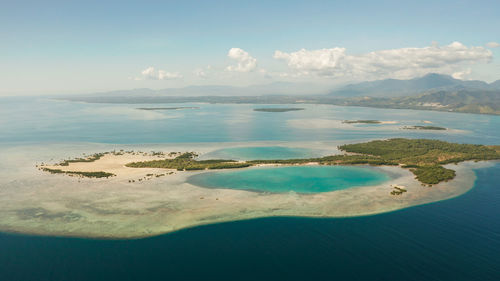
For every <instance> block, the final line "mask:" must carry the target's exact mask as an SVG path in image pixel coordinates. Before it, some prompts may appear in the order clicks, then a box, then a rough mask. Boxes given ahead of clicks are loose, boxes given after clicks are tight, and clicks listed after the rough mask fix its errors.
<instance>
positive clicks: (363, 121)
mask: <svg viewBox="0 0 500 281" xmlns="http://www.w3.org/2000/svg"><path fill="white" fill-rule="evenodd" d="M342 123H345V124H358V123H359V124H380V123H382V122H380V121H378V120H344V121H342Z"/></svg>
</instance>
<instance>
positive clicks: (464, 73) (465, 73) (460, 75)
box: [451, 68, 472, 80]
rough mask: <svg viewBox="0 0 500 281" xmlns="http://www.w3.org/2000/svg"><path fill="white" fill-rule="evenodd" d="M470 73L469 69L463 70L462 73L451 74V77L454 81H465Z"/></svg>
mask: <svg viewBox="0 0 500 281" xmlns="http://www.w3.org/2000/svg"><path fill="white" fill-rule="evenodd" d="M471 73H472V70H471V69H470V68H468V69H466V70H463V71H457V72H455V73H453V74H452V75H451V76H452V77H453V78H455V79H460V80H465V79H467V76H469V75H470V74H471Z"/></svg>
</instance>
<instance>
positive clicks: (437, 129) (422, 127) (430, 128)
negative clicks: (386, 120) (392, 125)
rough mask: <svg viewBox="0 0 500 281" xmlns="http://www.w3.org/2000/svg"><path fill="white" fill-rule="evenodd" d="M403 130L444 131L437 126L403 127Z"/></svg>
mask: <svg viewBox="0 0 500 281" xmlns="http://www.w3.org/2000/svg"><path fill="white" fill-rule="evenodd" d="M402 129H403V130H433V131H446V130H447V129H446V128H443V127H438V126H418V125H415V126H404V127H403V128H402Z"/></svg>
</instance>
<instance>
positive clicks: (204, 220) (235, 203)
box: [0, 142, 488, 239]
mask: <svg viewBox="0 0 500 281" xmlns="http://www.w3.org/2000/svg"><path fill="white" fill-rule="evenodd" d="M343 143H345V142H343ZM338 144H339V143H334V142H328V143H326V142H325V143H318V142H315V143H289V145H290V146H293V147H305V148H306V147H309V148H320V149H325V150H331V151H334V150H335V147H336V145H338ZM233 145H234V146H255V145H285V143H276V142H271V143H268V142H267V143H238V144H233ZM230 146H231V145H230V144H227V143H225V144H182V145H149V146H145V145H143V146H125V145H103V144H81V145H46V146H29V147H26V146H22V147H10V148H1V149H0V153H1V154H2V156H4V157H5V158H4V159H7V161H4V162H3V163H2V164H0V169H2V170H3V171H4V173H2V174H1V175H0V230H1V231H9V232H18V233H30V234H39V235H57V236H74V237H91V238H112V239H121V238H139V237H147V236H153V235H158V234H162V233H167V232H171V231H176V230H179V229H182V228H186V227H192V226H197V225H203V224H210V223H216V222H225V221H233V220H242V219H251V218H258V217H269V216H304V217H350V216H361V215H371V214H377V213H383V212H389V211H393V210H398V209H402V208H406V207H410V206H415V205H420V204H425V203H430V202H435V201H439V200H444V199H448V198H452V197H455V196H458V195H461V194H463V193H465V192H467V191H468V190H469V189H470V188H472V186H473V185H474V181H475V174H474V172H473V168H478V167H481V166H484V165H488V164H487V163H485V162H483V163H471V162H466V163H461V164H459V165H452V167H453V169H454V170H455V171H456V172H457V176H456V178H455V179H454V180H452V181H450V182H447V183H441V184H439V185H435V186H433V187H423V186H422V185H421V184H420V183H419V182H417V181H416V180H415V179H414V177H413V175H412V174H411V173H410V172H409V171H407V170H404V169H401V168H398V167H376V168H373V169H378V170H380V171H383V172H386V173H389V174H390V175H391V176H392V179H391V180H389V181H388V182H385V183H383V184H381V185H377V186H364V187H356V188H349V189H344V190H338V191H333V192H325V193H317V194H307V195H305V194H297V193H294V192H290V193H280V194H270V193H257V192H250V191H243V190H231V189H209V188H203V187H198V186H194V185H191V184H189V183H186V178H187V177H188V176H191V175H194V174H197V173H204V172H206V171H201V172H200V171H197V172H178V171H171V172H173V173H171V174H166V172H167V171H166V170H164V169H138V168H127V167H125V166H124V165H125V164H126V163H128V162H133V161H143V160H147V159H159V158H158V156H153V155H146V156H145V155H141V154H139V155H132V154H123V155H105V156H103V157H102V158H101V159H99V160H97V161H95V162H90V163H70V164H69V165H68V166H63V167H61V166H55V167H57V168H64V169H67V170H73V171H74V170H80V171H89V170H92V171H109V172H112V173H114V174H116V177H112V178H109V179H106V178H98V179H90V178H79V177H69V176H67V175H61V174H57V175H52V174H49V173H46V172H43V171H40V170H38V169H36V168H35V165H36V164H40V163H41V162H44V163H48V162H49V161H51V163H57V162H58V161H59V159H64V158H65V157H68V156H71V157H78V156H81V153H82V152H86V153H95V152H102V151H109V150H112V149H121V148H123V149H125V150H130V149H134V150H141V151H151V150H155V151H164V152H170V151H197V152H200V153H206V152H210V151H213V150H216V149H220V148H222V147H230ZM165 157H168V156H165ZM258 168H259V167H251V168H248V169H258ZM147 174H153V175H157V174H166V175H164V176H160V177H156V176H147ZM144 177H146V178H147V180H141V181H137V179H139V178H144ZM133 179H136V181H135V182H131V180H133ZM391 185H395V186H404V188H405V189H406V190H407V192H405V193H404V194H401V195H398V196H394V195H391V194H390V192H391V191H392V190H393V189H394V188H393V187H392V186H391Z"/></svg>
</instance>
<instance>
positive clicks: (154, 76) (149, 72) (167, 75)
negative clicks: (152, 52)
mask: <svg viewBox="0 0 500 281" xmlns="http://www.w3.org/2000/svg"><path fill="white" fill-rule="evenodd" d="M179 78H182V75H180V74H179V73H178V72H167V71H165V70H161V69H159V70H158V71H156V69H155V68H154V67H152V66H150V67H148V68H146V69H144V70H143V71H141V76H140V77H136V78H135V80H174V79H179Z"/></svg>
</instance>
